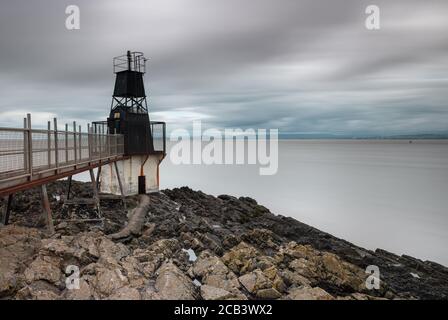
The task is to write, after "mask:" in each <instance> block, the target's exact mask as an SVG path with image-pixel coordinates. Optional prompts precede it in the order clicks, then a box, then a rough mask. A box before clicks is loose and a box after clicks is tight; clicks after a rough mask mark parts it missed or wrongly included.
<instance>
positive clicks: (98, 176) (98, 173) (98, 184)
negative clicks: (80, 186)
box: [96, 166, 103, 190]
mask: <svg viewBox="0 0 448 320" xmlns="http://www.w3.org/2000/svg"><path fill="white" fill-rule="evenodd" d="M102 168H103V166H99V167H98V171H97V172H96V188H97V189H98V190H100V183H101V181H100V176H101V169H102Z"/></svg>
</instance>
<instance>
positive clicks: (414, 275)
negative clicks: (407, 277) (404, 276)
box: [411, 272, 420, 279]
mask: <svg viewBox="0 0 448 320" xmlns="http://www.w3.org/2000/svg"><path fill="white" fill-rule="evenodd" d="M411 276H413V277H414V278H417V279H420V276H419V275H418V274H416V273H413V272H411Z"/></svg>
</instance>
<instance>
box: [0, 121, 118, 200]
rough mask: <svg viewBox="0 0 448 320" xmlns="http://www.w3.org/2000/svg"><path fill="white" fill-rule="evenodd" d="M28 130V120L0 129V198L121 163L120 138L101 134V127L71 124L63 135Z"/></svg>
mask: <svg viewBox="0 0 448 320" xmlns="http://www.w3.org/2000/svg"><path fill="white" fill-rule="evenodd" d="M53 126H54V127H53V129H52V128H51V123H50V122H48V129H47V130H38V129H31V116H30V115H28V116H27V118H26V119H24V128H20V129H19V128H0V197H4V196H7V195H9V194H12V193H15V192H18V191H22V190H26V189H29V188H32V187H35V186H39V185H42V184H46V183H48V182H50V181H54V180H58V179H61V178H64V177H68V176H72V175H74V174H77V173H80V172H83V171H87V170H90V169H93V168H95V167H98V166H102V165H104V164H107V163H111V162H114V161H118V160H122V159H125V158H126V157H125V156H124V155H123V150H124V146H123V137H122V136H121V135H109V134H105V133H104V132H105V128H104V127H96V126H95V127H93V126H92V127H91V126H90V125H89V126H88V132H86V133H83V132H81V126H78V127H77V126H76V123H75V122H74V123H73V127H72V130H71V131H69V128H68V125H66V126H65V130H64V131H59V130H57V120H56V119H54V123H53Z"/></svg>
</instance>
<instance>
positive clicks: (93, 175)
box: [89, 169, 101, 218]
mask: <svg viewBox="0 0 448 320" xmlns="http://www.w3.org/2000/svg"><path fill="white" fill-rule="evenodd" d="M89 172H90V180H91V181H92V189H93V199H94V200H95V203H96V206H97V208H98V215H99V217H100V218H101V208H100V196H99V195H98V187H97V185H96V180H95V174H94V173H93V169H90V170H89Z"/></svg>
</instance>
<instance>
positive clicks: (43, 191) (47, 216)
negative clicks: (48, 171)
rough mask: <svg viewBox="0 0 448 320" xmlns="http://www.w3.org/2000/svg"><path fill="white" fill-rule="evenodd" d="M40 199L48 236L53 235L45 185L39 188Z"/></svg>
mask: <svg viewBox="0 0 448 320" xmlns="http://www.w3.org/2000/svg"><path fill="white" fill-rule="evenodd" d="M41 198H42V208H43V210H44V217H45V221H46V222H47V228H48V232H49V233H50V234H53V233H54V226H53V217H52V215H51V208H50V201H49V200H48V194H47V186H46V185H45V184H43V185H42V186H41Z"/></svg>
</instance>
